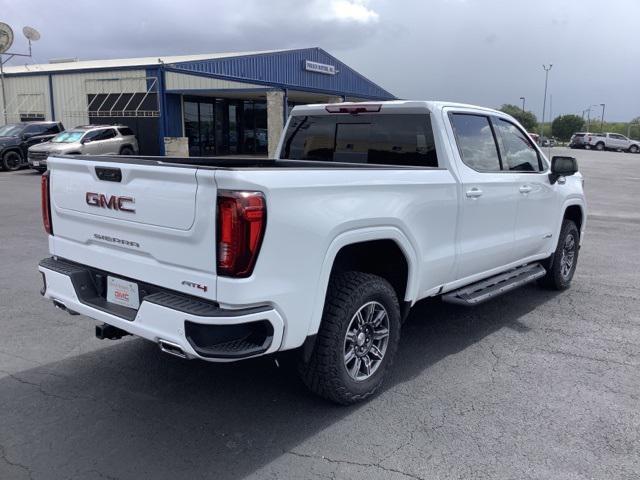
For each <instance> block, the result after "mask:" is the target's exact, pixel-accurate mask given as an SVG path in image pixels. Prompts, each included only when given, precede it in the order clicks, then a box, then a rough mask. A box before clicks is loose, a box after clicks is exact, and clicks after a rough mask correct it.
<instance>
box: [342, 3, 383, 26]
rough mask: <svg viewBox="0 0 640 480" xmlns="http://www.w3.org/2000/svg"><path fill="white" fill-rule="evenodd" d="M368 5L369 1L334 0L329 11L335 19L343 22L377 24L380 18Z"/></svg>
mask: <svg viewBox="0 0 640 480" xmlns="http://www.w3.org/2000/svg"><path fill="white" fill-rule="evenodd" d="M368 4H369V2H368V1H367V0H332V1H331V2H330V8H329V11H330V12H331V14H332V16H333V17H334V18H335V19H337V20H340V21H343V22H357V23H371V22H377V21H378V20H379V18H380V16H379V15H378V13H377V12H375V11H374V10H372V9H371V8H369V7H368V6H367V5H368Z"/></svg>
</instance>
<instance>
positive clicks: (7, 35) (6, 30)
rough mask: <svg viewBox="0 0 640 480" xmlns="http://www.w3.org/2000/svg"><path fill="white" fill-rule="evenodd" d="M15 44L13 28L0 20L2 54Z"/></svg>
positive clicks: (0, 48)
mask: <svg viewBox="0 0 640 480" xmlns="http://www.w3.org/2000/svg"><path fill="white" fill-rule="evenodd" d="M12 44H13V30H11V27H10V26H9V25H7V24H6V23H2V22H0V54H3V53H4V52H6V51H7V50H9V49H10V48H11V45H12Z"/></svg>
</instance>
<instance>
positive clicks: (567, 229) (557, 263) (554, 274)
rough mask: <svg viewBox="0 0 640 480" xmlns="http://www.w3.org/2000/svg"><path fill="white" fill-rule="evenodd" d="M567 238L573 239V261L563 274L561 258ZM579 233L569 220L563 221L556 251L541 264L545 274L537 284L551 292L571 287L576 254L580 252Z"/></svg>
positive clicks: (576, 262) (576, 260)
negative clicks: (545, 271)
mask: <svg viewBox="0 0 640 480" xmlns="http://www.w3.org/2000/svg"><path fill="white" fill-rule="evenodd" d="M568 237H572V238H573V242H574V248H573V253H574V257H573V261H572V265H571V268H570V269H569V271H568V273H567V274H563V271H562V258H563V251H564V249H565V246H566V244H567V241H568ZM579 245H580V232H579V231H578V227H577V226H576V224H575V223H574V222H573V221H571V220H566V219H565V220H563V221H562V228H561V229H560V236H559V238H558V245H557V247H556V251H555V252H554V253H553V255H551V257H549V258H548V259H547V260H546V261H545V262H543V266H544V268H545V269H546V270H547V274H546V275H545V276H544V277H542V278H540V279H539V280H538V283H539V284H540V285H541V286H543V287H545V288H548V289H551V290H565V289H567V288H569V286H570V285H571V280H572V279H573V275H574V273H575V271H576V266H577V265H578V253H579V252H580V247H579Z"/></svg>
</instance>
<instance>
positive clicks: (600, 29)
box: [0, 0, 640, 121]
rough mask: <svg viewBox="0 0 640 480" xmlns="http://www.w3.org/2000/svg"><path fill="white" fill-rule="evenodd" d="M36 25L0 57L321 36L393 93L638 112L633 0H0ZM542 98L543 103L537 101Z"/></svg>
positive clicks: (119, 53)
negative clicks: (31, 35) (36, 35)
mask: <svg viewBox="0 0 640 480" xmlns="http://www.w3.org/2000/svg"><path fill="white" fill-rule="evenodd" d="M0 21H3V22H5V23H8V24H9V25H11V26H12V27H13V30H14V31H15V32H16V40H15V42H14V47H13V48H12V51H24V50H26V48H27V44H26V40H25V39H24V38H23V37H22V35H21V34H20V30H21V29H22V27H23V26H25V25H29V26H32V27H35V28H36V29H38V30H39V31H40V33H41V35H42V38H41V39H40V41H38V42H37V43H35V44H34V46H33V58H32V59H24V58H23V59H19V60H13V61H12V63H11V64H22V63H47V62H48V61H49V59H52V58H61V57H65V58H68V57H78V58H80V59H81V60H88V59H102V58H125V57H139V56H158V57H161V56H163V55H177V54H195V53H212V52H227V51H243V50H267V49H279V48H300V47H321V48H323V49H325V50H327V51H328V52H329V53H331V54H333V55H334V56H336V57H337V58H339V59H340V60H342V61H344V62H345V63H347V64H348V65H349V66H351V67H352V68H355V69H356V70H357V71H359V72H360V73H362V74H363V75H365V76H367V77H368V78H370V79H371V80H373V81H374V82H376V83H378V84H379V85H381V86H382V87H384V88H385V89H387V90H389V91H390V92H391V93H393V94H394V95H396V96H398V97H400V98H410V99H421V100H422V99H424V100H448V101H459V102H466V103H473V104H478V105H483V106H488V107H499V106H500V105H502V104H504V103H513V104H516V105H521V100H520V97H525V102H526V105H525V106H526V109H527V110H531V111H533V112H534V113H535V114H536V115H537V116H538V119H540V118H541V116H542V104H543V98H544V84H545V72H544V70H543V68H542V66H543V64H546V65H549V64H552V65H553V67H552V69H551V71H550V72H549V89H548V93H549V98H548V100H547V102H548V103H547V114H546V117H545V118H546V119H548V118H549V117H550V114H551V116H553V117H555V116H557V115H559V114H567V113H574V114H578V115H581V114H582V113H583V111H584V110H585V109H588V108H589V107H590V106H592V105H595V106H593V107H592V110H591V116H592V118H596V117H597V118H600V115H601V113H602V108H601V107H600V104H602V103H604V104H605V105H606V107H605V120H607V121H628V120H630V119H631V118H634V117H637V116H640V0H609V1H607V2H602V1H601V0H528V1H525V0H234V1H222V0H180V1H175V0H173V1H168V0H155V1H152V0H148V1H134V0H128V1H122V0H110V1H104V0H101V1H95V0H64V1H62V2H60V1H58V2H54V1H51V0H0ZM549 108H551V112H549Z"/></svg>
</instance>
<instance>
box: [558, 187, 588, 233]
mask: <svg viewBox="0 0 640 480" xmlns="http://www.w3.org/2000/svg"><path fill="white" fill-rule="evenodd" d="M565 219H569V220H572V221H573V222H575V224H576V226H577V227H578V232H579V233H580V244H582V237H583V233H584V229H585V224H586V220H587V214H586V209H585V205H584V202H582V201H581V200H580V199H578V198H573V199H569V200H567V201H566V202H565V204H564V205H563V206H562V217H561V218H560V222H559V224H558V226H557V229H556V232H557V234H556V238H559V236H560V230H561V229H562V222H563V221H564V220H565Z"/></svg>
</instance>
